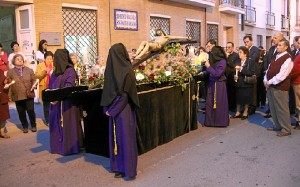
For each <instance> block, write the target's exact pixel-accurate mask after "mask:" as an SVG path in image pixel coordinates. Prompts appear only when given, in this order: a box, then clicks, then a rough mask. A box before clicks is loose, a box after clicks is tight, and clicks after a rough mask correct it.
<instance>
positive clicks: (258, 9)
mask: <svg viewBox="0 0 300 187" xmlns="http://www.w3.org/2000/svg"><path fill="white" fill-rule="evenodd" d="M289 7H290V6H289V0H278V1H274V0H273V1H272V0H245V10H246V13H245V15H244V16H240V22H239V23H240V29H239V30H240V32H239V45H244V43H243V37H244V36H245V35H252V38H253V41H254V44H255V45H256V46H263V47H264V48H265V49H269V48H270V47H271V40H272V36H273V35H274V34H275V33H280V32H281V33H283V34H284V36H285V37H286V38H287V39H289V36H290V33H289V17H290V16H289Z"/></svg>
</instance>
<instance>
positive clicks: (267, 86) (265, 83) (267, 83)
mask: <svg viewBox="0 0 300 187" xmlns="http://www.w3.org/2000/svg"><path fill="white" fill-rule="evenodd" d="M264 85H265V87H266V88H267V89H268V88H269V87H270V84H269V81H264Z"/></svg>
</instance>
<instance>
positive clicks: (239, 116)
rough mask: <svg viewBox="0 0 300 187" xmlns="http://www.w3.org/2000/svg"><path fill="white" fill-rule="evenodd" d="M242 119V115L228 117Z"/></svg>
mask: <svg viewBox="0 0 300 187" xmlns="http://www.w3.org/2000/svg"><path fill="white" fill-rule="evenodd" d="M241 117H242V114H239V115H236V114H235V115H234V116H230V118H241Z"/></svg>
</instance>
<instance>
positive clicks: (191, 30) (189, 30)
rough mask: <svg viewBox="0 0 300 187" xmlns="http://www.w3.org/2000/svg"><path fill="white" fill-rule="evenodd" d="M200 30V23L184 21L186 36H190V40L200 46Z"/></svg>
mask: <svg viewBox="0 0 300 187" xmlns="http://www.w3.org/2000/svg"><path fill="white" fill-rule="evenodd" d="M200 32H201V23H200V22H192V21H186V36H187V37H191V38H192V40H194V41H197V44H196V45H198V46H200V44H201V42H200V34H201V33H200Z"/></svg>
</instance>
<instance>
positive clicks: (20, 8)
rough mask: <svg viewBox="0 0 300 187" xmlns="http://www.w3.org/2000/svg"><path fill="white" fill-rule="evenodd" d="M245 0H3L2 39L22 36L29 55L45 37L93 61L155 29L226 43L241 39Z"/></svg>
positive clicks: (0, 7) (146, 37)
mask: <svg viewBox="0 0 300 187" xmlns="http://www.w3.org/2000/svg"><path fill="white" fill-rule="evenodd" d="M243 6H244V1H243V0H197V1H192V0H126V1H118V0H90V1H86V0H51V1H44V0H3V1H1V4H0V10H1V11H0V19H1V21H0V26H1V28H2V26H3V28H5V29H4V30H5V31H4V30H3V29H1V31H0V42H1V43H3V44H4V46H5V48H4V49H5V50H6V51H7V52H9V53H10V52H11V50H10V47H9V44H10V42H11V41H18V42H19V43H20V47H21V50H22V52H23V53H25V54H26V55H27V57H28V58H32V57H33V53H34V52H35V51H36V49H37V48H38V43H39V41H40V40H41V39H46V40H47V41H48V45H49V47H48V50H51V51H53V52H54V51H55V49H57V48H64V47H66V48H67V49H68V50H69V51H70V52H75V53H77V54H78V55H79V56H80V57H82V56H83V55H84V51H87V53H88V56H89V61H90V62H91V63H93V62H94V61H95V59H96V57H97V56H103V57H104V58H106V56H107V53H108V50H109V48H110V46H111V45H113V44H114V43H119V42H121V43H124V44H125V46H126V47H127V49H128V50H131V49H133V48H137V47H138V46H139V44H140V43H141V42H142V41H145V40H146V41H148V40H151V39H153V37H154V36H153V33H154V30H155V29H157V28H161V29H163V30H164V31H165V32H166V33H167V34H169V35H177V36H189V37H192V39H193V40H196V41H197V42H198V43H197V44H196V45H199V46H205V43H206V41H207V40H208V39H215V40H217V41H218V44H219V45H221V46H225V44H226V43H227V42H229V41H232V42H234V43H236V44H237V43H238V42H239V30H240V26H239V15H240V14H245V12H246V11H245V9H243V8H242V7H243Z"/></svg>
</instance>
